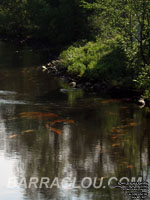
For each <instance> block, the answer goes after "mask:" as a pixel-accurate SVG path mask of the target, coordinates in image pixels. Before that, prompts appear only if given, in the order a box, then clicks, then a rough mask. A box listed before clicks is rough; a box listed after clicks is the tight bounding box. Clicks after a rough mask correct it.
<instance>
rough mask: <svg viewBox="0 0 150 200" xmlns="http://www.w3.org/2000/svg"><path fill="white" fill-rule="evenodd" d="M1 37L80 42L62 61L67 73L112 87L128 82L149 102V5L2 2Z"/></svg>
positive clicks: (133, 0)
mask: <svg viewBox="0 0 150 200" xmlns="http://www.w3.org/2000/svg"><path fill="white" fill-rule="evenodd" d="M0 34H1V36H3V37H10V38H11V37H12V38H14V37H17V38H21V39H22V38H23V39H24V40H25V41H26V40H30V39H31V40H32V39H34V40H38V41H47V42H49V43H50V44H52V45H53V46H59V45H61V46H63V47H66V45H70V44H73V43H74V42H77V41H78V44H79V45H76V43H75V45H74V46H71V47H69V48H68V49H67V50H66V51H63V52H62V53H61V55H60V59H61V62H62V65H63V66H65V67H66V68H68V71H69V72H71V73H74V74H76V75H78V76H85V77H87V78H89V79H95V80H96V81H100V80H101V79H104V78H105V79H107V80H111V82H115V83H116V84H120V81H119V80H122V81H121V82H122V83H124V81H127V80H128V83H129V85H131V84H132V85H133V86H134V87H136V88H138V89H140V90H141V91H142V92H143V95H144V97H147V98H149V97H150V3H149V1H147V0H146V1H141V0H93V1H91V0H55V1H54V0H13V1H12V0H1V2H0ZM118 37H119V38H120V39H119V42H118V39H116V38H118ZM83 41H84V42H83ZM83 44H84V45H83Z"/></svg>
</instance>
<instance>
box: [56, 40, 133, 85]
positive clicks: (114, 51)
mask: <svg viewBox="0 0 150 200" xmlns="http://www.w3.org/2000/svg"><path fill="white" fill-rule="evenodd" d="M59 59H60V65H61V66H62V67H63V68H65V69H66V70H67V72H68V73H69V74H71V75H73V76H75V77H78V78H79V79H82V80H84V81H85V82H87V81H88V82H91V83H93V84H94V83H99V84H105V86H106V87H108V88H112V87H119V88H120V87H133V82H132V71H131V69H130V68H128V67H127V61H128V60H127V57H126V54H125V52H124V50H123V48H122V43H121V40H120V38H119V37H116V38H114V39H110V40H106V41H102V40H101V39H97V41H95V42H87V43H85V44H84V45H82V46H81V45H74V46H70V47H69V48H68V49H67V50H65V51H63V52H62V53H61V54H60V57H59Z"/></svg>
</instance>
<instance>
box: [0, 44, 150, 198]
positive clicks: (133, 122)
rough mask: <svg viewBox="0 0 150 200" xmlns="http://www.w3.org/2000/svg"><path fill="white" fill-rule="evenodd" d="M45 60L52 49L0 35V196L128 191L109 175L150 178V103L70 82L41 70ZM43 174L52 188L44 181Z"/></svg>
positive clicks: (95, 195) (123, 195)
mask: <svg viewBox="0 0 150 200" xmlns="http://www.w3.org/2000/svg"><path fill="white" fill-rule="evenodd" d="M47 60H48V52H47V51H43V50H42V51H40V50H39V51H38V50H36V51H35V50H34V51H33V50H32V49H30V48H27V47H17V46H14V45H12V44H4V43H2V42H1V43H0V199H1V200H34V199H35V200H37V199H39V200H49V199H50V200H100V199H102V200H107V199H108V200H111V199H112V200H113V199H115V200H120V199H123V200H126V199H130V197H129V195H128V194H127V192H124V191H123V189H121V188H115V189H112V188H110V187H109V186H108V182H109V181H110V180H111V179H110V178H112V177H115V178H116V179H118V180H120V179H121V178H122V177H125V178H127V179H129V180H130V181H131V180H132V181H133V180H134V179H133V178H134V177H135V179H136V180H137V179H138V177H142V179H143V182H145V181H149V180H150V131H149V127H150V115H149V112H148V110H147V109H146V108H144V109H140V108H139V107H138V106H137V105H136V104H134V103H131V102H130V101H129V100H128V99H120V100H118V99H110V98H103V97H102V96H101V94H99V95H96V94H85V93H84V92H83V91H82V90H75V89H71V88H68V86H67V85H66V84H65V83H64V82H63V81H61V80H58V79H56V78H54V77H53V76H52V75H50V74H47V73H45V72H42V71H41V65H42V64H43V63H45V62H46V61H47ZM32 177H34V178H35V179H36V180H37V179H38V183H37V185H32V187H30V186H31V185H30V186H29V183H30V182H31V178H32ZM43 177H45V180H47V185H48V186H49V187H50V186H51V188H47V185H42V186H41V188H39V187H40V182H41V179H42V178H43ZM85 177H88V178H85ZM102 177H104V179H102ZM64 178H68V179H67V180H66V181H64V182H63V183H64V184H61V183H62V180H63V179H64ZM84 178H85V179H86V181H85V179H84ZM94 178H96V179H95V180H97V185H99V183H103V184H102V186H101V187H100V188H97V189H96V188H95V186H94V185H93V182H94ZM125 178H124V180H125ZM35 179H34V180H35ZM49 179H50V180H49ZM75 179H76V181H75V186H76V187H71V184H72V182H74V180H75ZM83 180H84V181H83ZM88 180H89V181H90V180H92V185H91V186H90V187H87V188H84V187H86V186H87V185H88V183H90V182H89V181H88ZM102 180H103V182H102ZM13 181H14V182H13ZM81 183H82V185H81ZM13 184H14V185H13ZM52 184H53V185H52ZM111 184H113V185H116V184H117V181H116V180H115V179H114V181H111ZM54 185H55V186H54ZM36 186H37V188H36ZM58 186H59V187H58ZM83 186H84V187H83ZM132 186H133V185H132ZM77 187H78V188H77ZM127 189H128V188H127ZM135 199H137V198H135ZM139 199H142V198H139ZM147 199H150V198H148V197H147Z"/></svg>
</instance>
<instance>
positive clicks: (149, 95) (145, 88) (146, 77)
mask: <svg viewBox="0 0 150 200" xmlns="http://www.w3.org/2000/svg"><path fill="white" fill-rule="evenodd" d="M136 83H137V88H139V89H140V90H141V91H142V92H143V98H145V99H150V65H146V66H144V67H143V68H142V69H141V72H140V73H139V75H138V77H137V80H136Z"/></svg>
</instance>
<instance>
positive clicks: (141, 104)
mask: <svg viewBox="0 0 150 200" xmlns="http://www.w3.org/2000/svg"><path fill="white" fill-rule="evenodd" d="M138 104H139V107H140V108H143V107H144V106H145V101H144V99H143V98H140V99H139V100H138Z"/></svg>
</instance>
